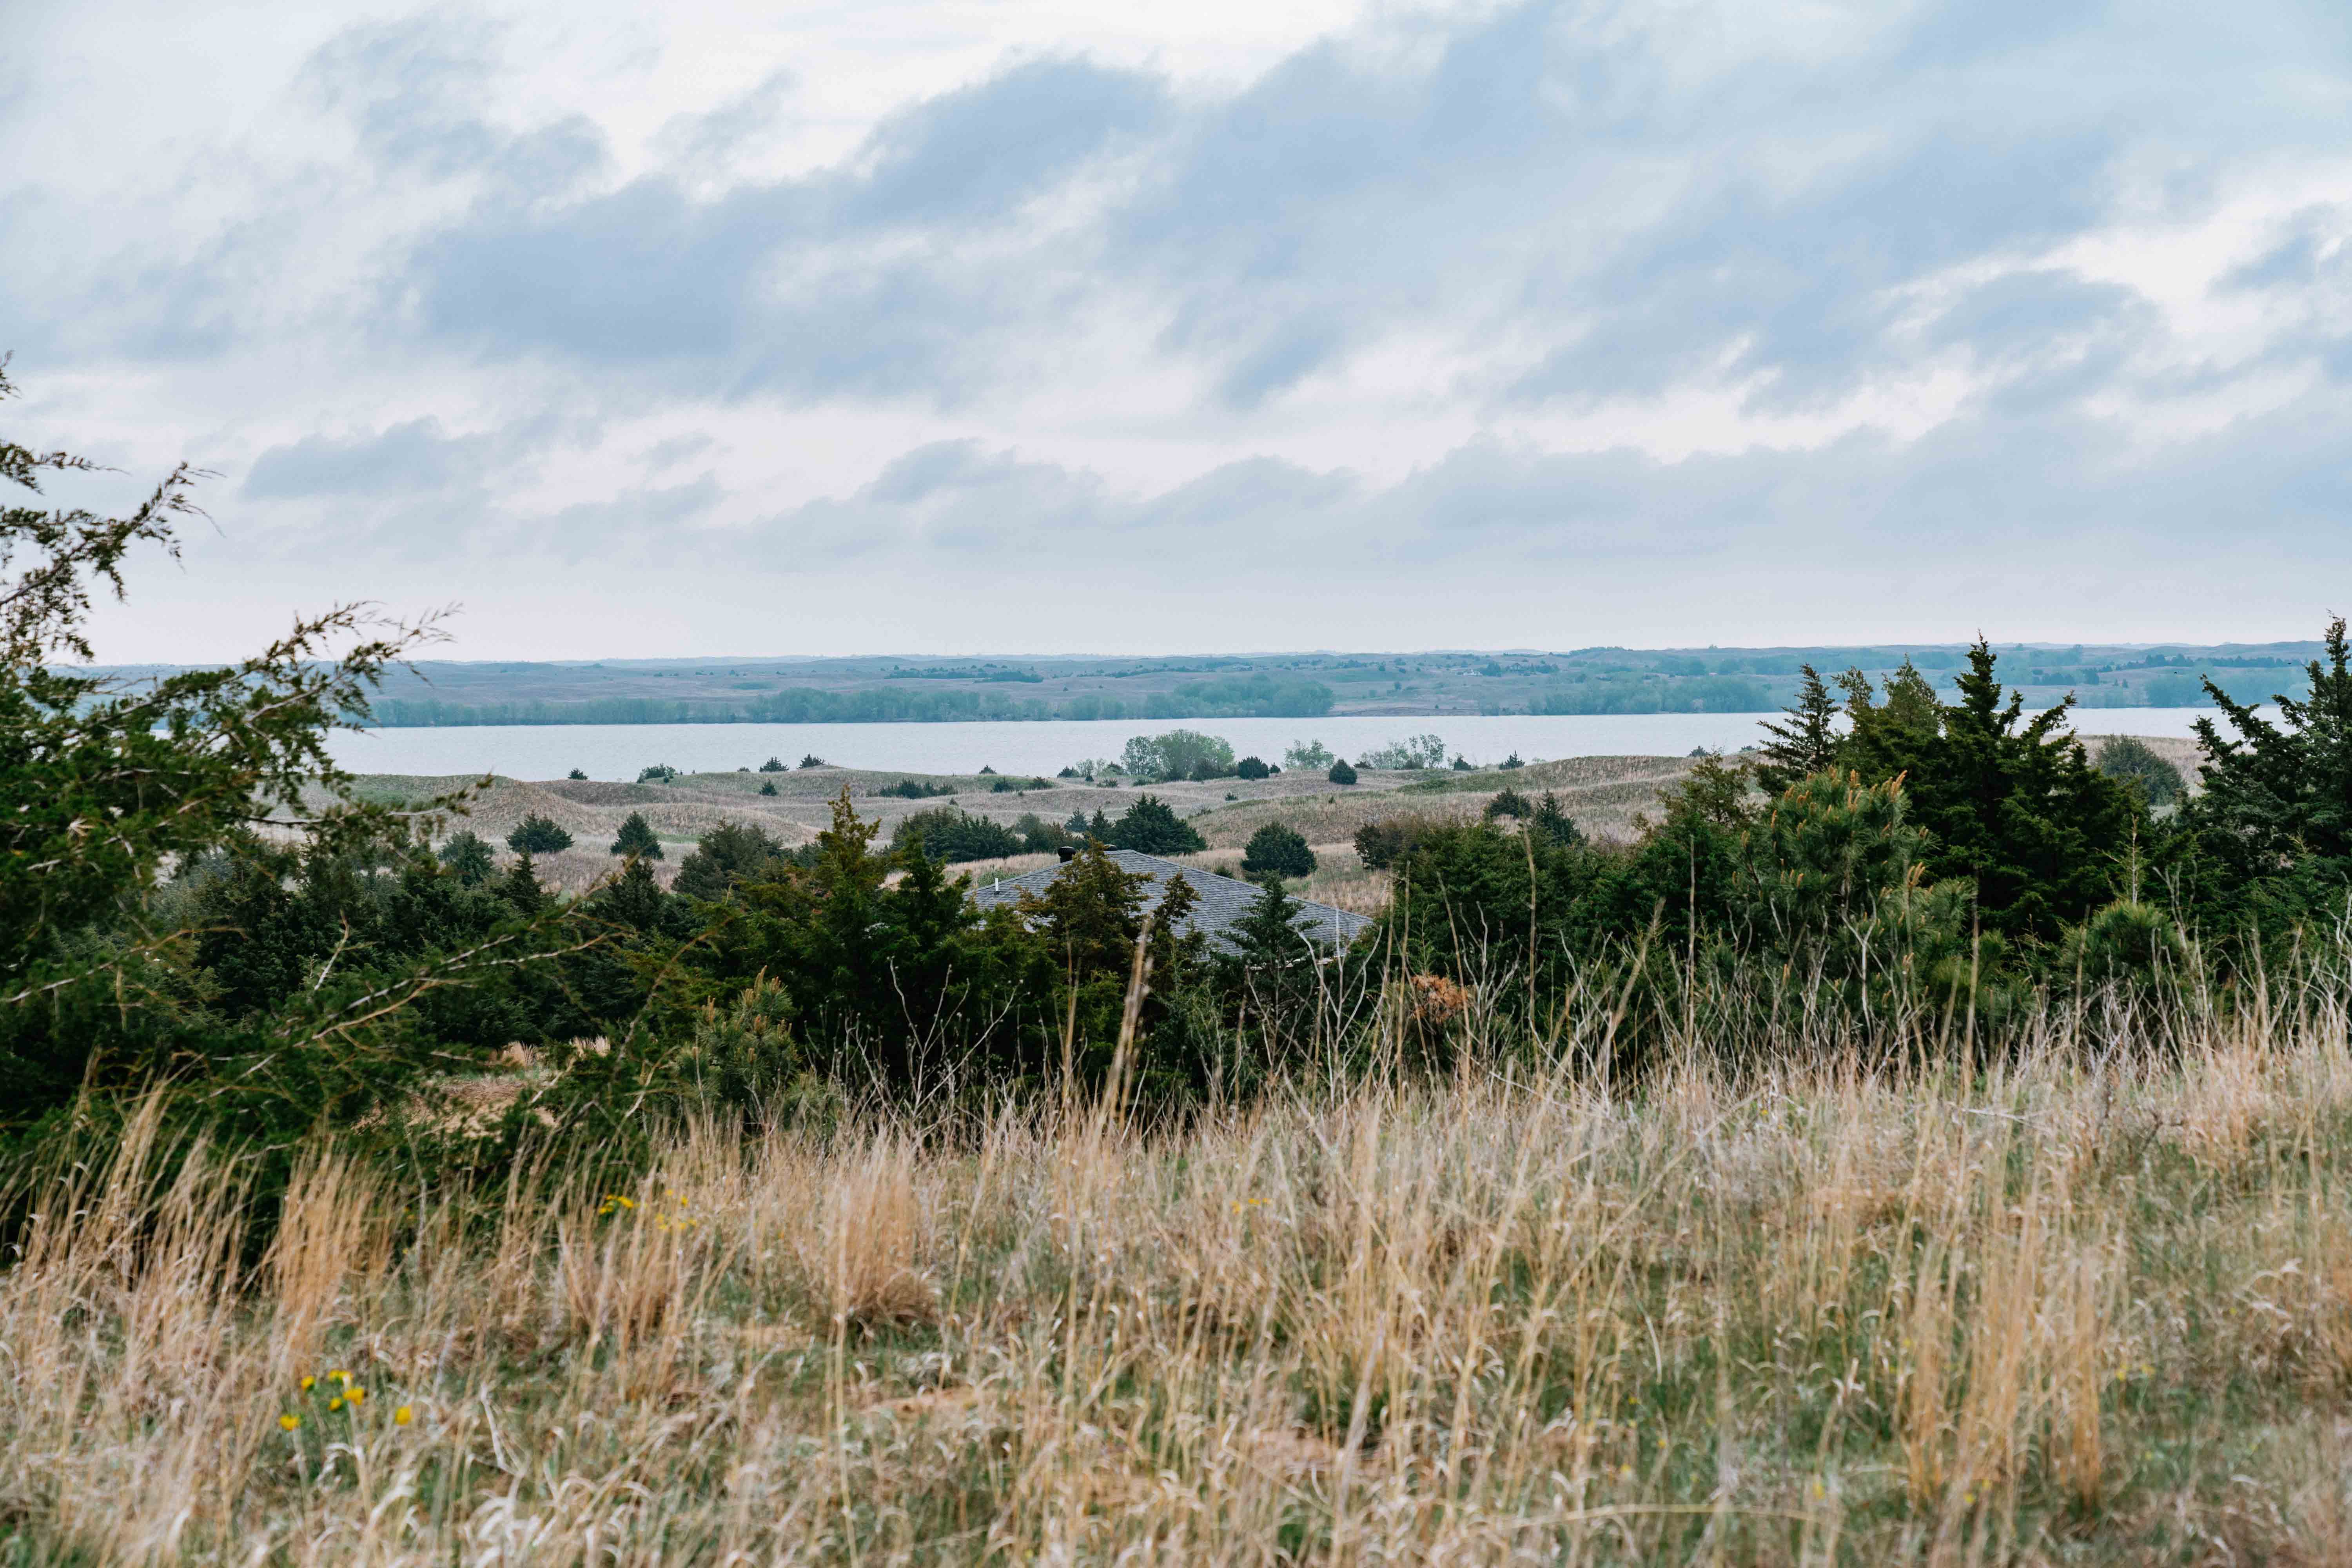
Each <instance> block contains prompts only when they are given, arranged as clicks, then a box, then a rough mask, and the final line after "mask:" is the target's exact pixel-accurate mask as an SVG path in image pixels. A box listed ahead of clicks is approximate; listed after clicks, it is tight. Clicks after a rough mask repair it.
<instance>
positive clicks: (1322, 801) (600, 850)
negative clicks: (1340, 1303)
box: [360, 737, 2197, 912]
mask: <svg viewBox="0 0 2352 1568" xmlns="http://www.w3.org/2000/svg"><path fill="white" fill-rule="evenodd" d="M2146 743H2147V745H2148V746H2150V747H2152V748H2154V749H2155V750H2156V751H2157V752H2159V753H2160V754H2162V755H2163V756H2164V757H2165V759H2166V760H2167V761H2168V762H2170V763H2173V764H2174V766H2176V767H2178V768H2179V769H2181V771H2182V773H2183V774H2184V775H2185V776H2188V777H2189V778H2191V779H2193V778H2194V775H2195V763H2196V758H2197V748H2196V743H2195V742H2190V741H2180V740H2174V739H2169V738H2165V737H2155V738H2149V739H2147V742H2146ZM2093 744H2094V745H2095V744H2096V742H2093ZM1691 765H1692V763H1691V759H1689V758H1687V757H1641V756H1633V757H1570V758H1565V759H1562V760H1560V761H1558V762H1549V763H1533V764H1530V765H1529V766H1527V767H1524V768H1517V769H1512V770H1509V771H1504V770H1499V769H1488V770H1483V771H1476V772H1469V773H1454V772H1451V771H1440V772H1429V771H1424V772H1412V771H1393V772H1391V771H1381V770H1377V769H1370V768H1368V769H1364V770H1362V772H1361V773H1360V780H1359V782H1358V783H1357V784H1355V785H1353V786H1352V787H1348V788H1342V787H1339V786H1338V785H1335V784H1330V783H1329V782H1328V781H1327V780H1326V779H1325V778H1324V777H1323V776H1322V775H1321V774H1319V773H1279V774H1276V775H1275V776H1274V777H1272V778H1266V779H1256V780H1247V779H1216V780H1212V781H1209V782H1207V783H1192V782H1189V781H1186V782H1180V783H1172V784H1151V785H1147V786H1142V787H1140V788H1136V787H1122V788H1108V787H1102V786H1097V785H1093V784H1087V783H1085V782H1083V781H1074V780H1068V779H1061V780H1051V781H1048V783H1049V784H1051V786H1052V787H1050V788H1046V789H1036V788H1032V787H1029V786H1030V784H1032V783H1033V781H1032V780H1030V779H1028V778H1020V779H1013V778H991V777H987V776H982V775H975V774H970V773H962V774H955V773H890V772H874V771H870V770H864V769H856V768H835V767H822V768H800V769H794V770H793V771H791V772H789V773H691V774H687V775H684V776H682V777H681V778H680V779H679V780H678V782H677V783H676V784H615V783H607V782H600V781H596V780H583V779H554V780H548V781H543V782H536V783H532V782H525V781H521V780H517V779H509V778H497V779H494V780H493V781H492V782H491V784H490V785H489V787H488V788H487V789H485V790H483V791H482V792H480V793H479V794H478V795H475V796H474V797H473V798H472V801H471V803H470V806H469V809H468V811H467V815H466V816H465V817H464V818H463V819H462V820H461V819H457V818H452V819H451V820H450V822H449V823H448V824H447V825H446V826H445V827H444V829H443V834H442V836H443V837H446V835H447V834H450V833H454V832H457V830H458V829H460V828H461V827H470V828H471V829H472V830H473V831H475V832H477V833H478V834H480V835H481V836H482V837H485V838H488V839H489V840H491V841H492V842H493V843H498V842H499V841H501V840H503V839H504V838H505V837H506V836H507V834H508V833H509V832H510V831H512V829H513V828H514V826H515V825H516V824H517V823H519V822H520V821H521V820H522V819H523V817H525V816H531V815H534V814H535V815H538V816H546V817H548V818H550V819H551V820H553V821H554V822H556V823H557V824H558V825H560V826H562V827H563V828H564V829H565V830H566V831H568V832H569V833H571V835H572V838H573V840H574V842H573V847H572V848H571V849H569V850H566V851H564V852H563V853H562V854H557V855H550V856H544V857H541V858H539V859H538V861H537V862H536V864H537V867H538V869H539V873H540V875H541V879H542V880H544V881H546V882H547V883H548V884H549V885H551V886H553V887H558V888H562V889H566V890H569V891H573V892H578V891H581V890H583V889H586V888H588V887H590V886H592V885H593V884H594V883H595V882H596V881H597V880H598V879H600V878H603V877H605V876H608V875H610V874H611V873H612V871H613V870H614V868H615V867H616V865H617V864H618V862H616V861H615V860H614V858H613V857H612V856H611V855H610V854H609V853H608V852H607V851H608V848H609V847H610V846H611V844H612V842H613V840H614V837H615V836H616V835H617V834H618V833H619V832H620V828H621V824H622V823H623V822H624V821H625V820H626V819H627V817H628V816H630V815H631V814H632V813H642V814H643V815H644V816H645V818H646V822H647V824H649V825H650V826H652V828H653V830H654V832H655V834H656V837H659V838H661V839H662V841H663V842H664V844H665V845H666V846H667V858H666V859H665V860H664V861H663V862H662V864H661V865H660V866H659V868H657V870H656V875H657V876H659V877H660V878H661V879H663V880H664V881H665V882H667V881H668V880H669V879H672V878H673V877H674V876H675V875H676V873H677V861H678V859H679V858H681V857H682V856H683V855H685V854H686V853H687V852H688V850H690V849H691V848H692V847H693V846H694V844H695V842H696V841H697V840H698V838H700V837H701V836H702V835H703V834H705V833H708V832H709V830H710V829H711V828H713V827H715V826H718V825H719V824H720V823H722V822H752V823H757V824H758V825H759V826H761V827H763V828H765V829H766V830H767V831H768V832H769V833H771V834H772V835H774V836H775V837H776V838H777V839H779V840H780V841H782V843H784V844H785V845H787V846H791V845H799V844H805V843H808V842H810V841H811V840H812V839H814V837H816V835H817V833H818V832H819V831H820V830H821V829H822V828H823V827H824V826H825V824H826V822H827V821H828V820H829V819H830V817H831V813H832V807H833V802H834V801H835V799H836V798H837V797H838V796H839V795H840V794H841V792H842V791H843V790H845V789H846V790H847V791H848V792H849V795H850V799H851V801H852V803H853V804H854V805H856V809H857V813H858V815H859V816H862V817H864V818H866V820H868V821H872V822H878V823H879V824H880V825H881V833H882V837H885V838H886V839H887V837H888V836H889V834H890V832H891V830H892V829H893V828H894V827H895V826H897V825H898V822H899V821H900V820H902V819H903V818H905V817H906V816H908V815H909V814H910V813H913V812H918V811H925V810H929V809H931V808H933V807H937V806H942V805H952V806H955V807H956V808H958V809H959V810H962V811H966V812H970V813H971V814H972V815H974V816H986V817H990V818H992V819H993V820H995V821H998V822H1003V823H1007V824H1010V823H1013V822H1014V821H1016V820H1018V819H1019V818H1020V817H1021V816H1023V815H1024V813H1031V812H1034V813H1035V814H1036V815H1037V816H1041V817H1045V818H1046V819H1048V820H1050V821H1055V822H1064V821H1066V820H1067V819H1068V818H1069V817H1070V816H1071V815H1072V814H1073V813H1076V814H1079V815H1081V816H1087V817H1089V818H1090V817H1092V816H1094V814H1095V813H1096V812H1097V811H1100V812H1102V813H1104V814H1105V815H1106V816H1111V817H1117V816H1119V815H1120V814H1121V813H1122V812H1124V811H1126V809H1127V808H1128V806H1129V805H1130V804H1132V802H1133V801H1134V799H1135V797H1136V796H1137V795H1139V794H1145V793H1149V794H1151V795H1157V796H1159V797H1160V798H1161V799H1163V800H1166V801H1167V802H1168V803H1169V804H1170V805H1172V806H1173V807H1174V808H1175V809H1176V811H1177V812H1178V813H1179V814H1180V815H1181V816H1183V817H1184V818H1185V819H1186V820H1187V821H1189V822H1190V823H1191V824H1192V826H1193V827H1194V828H1195V829H1196V830H1197V831H1198V832H1199V833H1200V835H1201V837H1202V838H1204V839H1206V840H1207V841H1208V845H1209V849H1208V852H1207V853H1206V854H1205V855H1202V856H1200V857H1196V859H1197V860H1198V861H1199V863H1200V864H1202V865H1206V866H1211V867H1213V868H1216V869H1219V870H1228V869H1231V868H1234V867H1237V866H1238V865H1239V862H1240V858H1241V849H1242V847H1243V846H1244V845H1245V844H1246V843H1248V842H1249V837H1250V835H1251V834H1253V833H1255V832H1256V831H1257V829H1258V828H1259V827H1261V826H1264V825H1265V824H1266V823H1268V822H1279V823H1281V824H1283V825H1284V826H1287V827H1290V828H1293V829H1295V830H1296V831H1297V832H1298V833H1300V834H1301V835H1303V836H1304V837H1306V839H1307V842H1308V844H1309V845H1311V846H1313V847H1314V848H1315V851H1316V854H1317V855H1318V858H1320V860H1321V865H1320V866H1319V867H1318V870H1317V873H1316V876H1315V878H1314V879H1311V880H1310V882H1309V883H1307V884H1306V885H1303V886H1302V887H1301V888H1299V889H1297V890H1298V891H1300V892H1302V893H1303V894H1304V895H1305V896H1307V897H1309V898H1314V899H1318V900H1322V901H1325V902H1330V903H1337V904H1339V906H1340V907H1342V908H1347V909H1358V910H1366V911H1367V912H1369V911H1370V910H1373V909H1377V908H1378V907H1379V905H1380V903H1381V901H1384V900H1385V898H1386V896H1387V895H1386V887H1387V883H1386V879H1385V877H1384V876H1381V875H1380V874H1377V873H1371V872H1367V871H1365V870H1364V869H1363V868H1362V867H1361V866H1360V864H1359V863H1358V862H1357V860H1356V857H1355V850H1354V847H1353V843H1354V839H1355V836H1356V831H1357V829H1359V828H1360V827H1362V826H1365V825H1366V824H1367V823H1370V822H1376V821H1379V820H1381V819H1382V818H1385V817H1389V816H1397V815H1401V814H1405V813H1411V814H1413V815H1416V816H1440V817H1448V816H1450V817H1460V818H1465V819H1466V818H1470V817H1475V816H1479V815H1480V814H1481V813H1483V812H1484V811H1485V810H1486V805H1487V803H1488V802H1489V801H1491V800H1493V799H1494V798H1495V796H1496V794H1497V793H1499V792H1500V791H1502V790H1504V789H1506V788H1508V789H1513V790H1517V792H1519V793H1520V794H1521V795H1527V796H1528V797H1529V798H1535V797H1537V796H1540V795H1543V794H1545V793H1546V792H1549V793H1552V794H1554V795H1557V796H1558V797H1559V803H1560V805H1561V808H1562V809H1563V810H1565V811H1566V812H1567V813H1568V814H1569V816H1570V818H1572V819H1573V820H1574V821H1575V822H1576V824H1577V825H1578V826H1580V827H1581V828H1582V829H1583V830H1584V832H1585V833H1586V834H1587V835H1588V836H1589V837H1593V838H1596V839H1603V840H1609V839H1615V840H1624V839H1629V838H1631V837H1633V835H1634V833H1635V832H1636V827H1635V825H1634V819H1635V818H1636V817H1637V816H1641V815H1643V814H1644V813H1654V811H1655V809H1656V807H1657V803H1658V797H1659V795H1660V792H1661V791H1663V790H1664V789H1665V788H1666V787H1667V786H1668V785H1670V784H1673V783H1674V782H1675V780H1677V779H1679V778H1681V777H1682V776H1683V775H1684V774H1685V773H1687V772H1688V771H1689V769H1690V767H1691ZM908 779H912V780H914V781H915V782H917V783H919V784H927V785H929V786H931V787H934V788H938V789H941V790H944V791H946V792H947V793H945V794H941V795H932V796H929V797H927V798H924V799H920V800H909V799H906V798H904V797H902V796H899V795H884V794H882V793H880V792H881V791H883V790H886V789H888V788H890V787H891V786H893V785H897V784H902V783H904V782H906V781H907V780H908ZM475 782H477V781H475V780H473V779H470V778H467V777H465V776H463V775H444V776H431V777H428V776H423V775H414V774H399V773H375V774H369V775H366V776H365V777H363V778H362V781H361V784H360V793H361V794H362V795H364V796H365V797H367V798H370V799H373V800H380V801H388V802H411V803H413V802H421V801H423V800H425V799H428V798H430V797H432V796H434V795H438V794H441V793H444V792H446V791H450V790H455V789H459V788H463V787H465V786H467V785H468V784H473V783H475ZM763 784H772V785H773V786H774V788H775V790H776V793H775V794H774V795H761V793H760V790H761V786H762V785H763ZM999 784H1003V785H1005V786H1007V787H1005V788H1003V789H1002V790H1000V789H998V788H997V787H996V786H998V785H999ZM1044 863H1045V862H1044V861H1043V860H1042V859H1040V858H1020V859H1017V860H1014V861H987V862H975V863H972V864H971V865H969V866H965V867H961V868H959V869H960V870H969V871H971V872H972V873H973V874H974V875H976V876H981V877H985V876H987V875H989V874H997V875H1002V874H1004V873H1005V872H1006V870H1007V869H1008V868H1010V869H1017V870H1028V869H1032V868H1034V867H1035V866H1037V865H1041V864H1044Z"/></svg>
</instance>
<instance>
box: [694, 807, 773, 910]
mask: <svg viewBox="0 0 2352 1568" xmlns="http://www.w3.org/2000/svg"><path fill="white" fill-rule="evenodd" d="M783 857H784V847H783V846H782V844H779V843H778V842H776V840H775V839H773V838H772V837H769V836H768V835H767V834H766V833H765V832H763V831H761V829H760V828H757V827H754V826H751V824H750V823H747V822H722V823H720V824H719V826H716V827H714V828H712V829H711V830H710V831H709V832H708V833H706V834H704V835H703V836H702V840H701V842H700V843H698V844H697V845H696V846H695V847H694V848H693V850H692V851H691V852H690V853H688V856H687V857H686V858H685V859H683V860H680V861H679V862H678V863H677V879H676V881H675V882H674V883H673V884H672V888H673V890H675V891H677V892H678V893H680V894H682V895H684V896H685V897H687V898H690V899H701V900H705V901H706V902H715V901H717V900H719V899H723V898H725V897H726V896H727V894H728V891H729V889H732V888H734V887H735V886H737V885H738V884H740V883H743V882H752V881H759V880H761V879H766V878H769V877H772V876H774V875H776V874H777V872H778V871H779V869H780V868H781V866H780V863H781V862H782V859H783Z"/></svg>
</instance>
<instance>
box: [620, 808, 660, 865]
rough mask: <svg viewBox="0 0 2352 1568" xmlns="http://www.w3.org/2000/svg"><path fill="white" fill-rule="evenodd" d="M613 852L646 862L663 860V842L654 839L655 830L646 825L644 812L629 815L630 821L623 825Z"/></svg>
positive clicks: (634, 812)
mask: <svg viewBox="0 0 2352 1568" xmlns="http://www.w3.org/2000/svg"><path fill="white" fill-rule="evenodd" d="M612 852H613V853H614V854H615V855H629V856H635V857H636V858H641V859H646V860H658V859H660V858H662V846H661V840H660V839H658V838H656V837H654V830H653V829H652V827H650V826H647V825H646V814H645V813H644V812H642V811H633V812H631V813H629V819H628V820H627V821H626V822H624V823H623V824H621V836H620V837H617V838H615V839H614V840H613V851H612Z"/></svg>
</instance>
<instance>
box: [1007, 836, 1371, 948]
mask: <svg viewBox="0 0 2352 1568" xmlns="http://www.w3.org/2000/svg"><path fill="white" fill-rule="evenodd" d="M1104 853H1105V855H1106V856H1107V857H1108V858H1109V860H1110V861H1111V863H1112V864H1113V865H1115V866H1117V867H1118V868H1119V869H1120V870H1122V871H1125V872H1128V873H1129V875H1132V876H1139V877H1144V878H1148V879H1150V883H1151V885H1150V888H1149V889H1146V890H1145V893H1144V901H1145V903H1146V904H1147V905H1156V904H1158V903H1159V901H1160V898H1161V897H1162V896H1163V895H1164V894H1165V893H1166V891H1167V882H1168V879H1169V878H1171V877H1181V878H1183V879H1184V880H1186V881H1187V882H1190V883H1191V884H1192V895H1193V900H1194V901H1193V904H1192V912H1191V913H1190V914H1188V915H1186V916H1185V917H1184V921H1183V925H1182V930H1183V932H1184V934H1186V935H1190V934H1191V933H1192V932H1193V931H1200V932H1202V934H1204V935H1206V936H1207V937H1208V939H1209V941H1210V942H1212V943H1213V944H1214V945H1216V946H1219V947H1228V948H1230V947H1234V946H1236V945H1238V944H1237V942H1236V941H1235V939H1234V936H1233V934H1232V932H1233V927H1234V924H1235V923H1237V922H1238V921H1240V920H1241V918H1242V917H1243V916H1244V915H1245V914H1247V913H1249V907H1250V905H1252V904H1253V903H1255V902H1256V901H1257V897H1258V889H1257V887H1256V885H1255V884H1254V883H1250V882H1244V881H1242V880H1241V879H1238V878H1234V877H1220V876H1219V875H1217V873H1215V872H1214V871H1203V870H1202V869H1201V868H1199V867H1198V866H1183V865H1179V864H1178V863H1177V862H1175V861H1173V860H1163V859H1161V858H1160V857H1159V856H1157V855H1146V854H1144V853H1142V852H1141V851H1140V850H1136V849H1110V850H1106V851H1104ZM1062 870H1063V868H1062V867H1060V866H1048V867H1046V868H1044V869H1043V870H1038V871H1031V872H1028V873H1027V874H1025V875H1024V876H1019V877H1007V878H1005V879H1003V880H1002V881H999V882H991V883H990V884H988V885H987V886H986V887H984V888H975V889H972V895H971V900H972V902H973V903H975V904H978V905H979V906H980V907H981V908H982V909H983V910H985V909H990V908H992V907H994V906H995V905H998V904H1009V903H1011V902H1013V900H1016V899H1018V898H1020V896H1021V895H1022V894H1023V893H1024V892H1029V893H1039V894H1042V893H1044V892H1045V888H1046V885H1047V884H1049V883H1050V882H1052V881H1053V879H1055V878H1056V877H1058V876H1060V875H1061V874H1062ZM1294 923H1295V924H1296V926H1297V929H1298V932H1299V934H1300V935H1302V936H1304V937H1306V938H1307V940H1309V941H1310V942H1318V943H1319V944H1321V945H1324V946H1327V947H1345V946H1346V945H1347V944H1348V943H1349V942H1353V941H1355V940H1356V936H1357V933H1358V932H1360V931H1363V930H1364V928H1366V927H1367V926H1369V925H1370V924H1371V923H1372V922H1371V921H1370V919H1369V918H1368V917H1366V916H1363V915H1360V914H1356V913H1353V912H1352V911H1350V910H1342V909H1335V908H1333V907H1332V906H1331V905H1329V904H1318V903H1313V902H1310V901H1308V900H1304V899H1302V900H1299V904H1298V918H1297V921H1295V922H1294Z"/></svg>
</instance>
